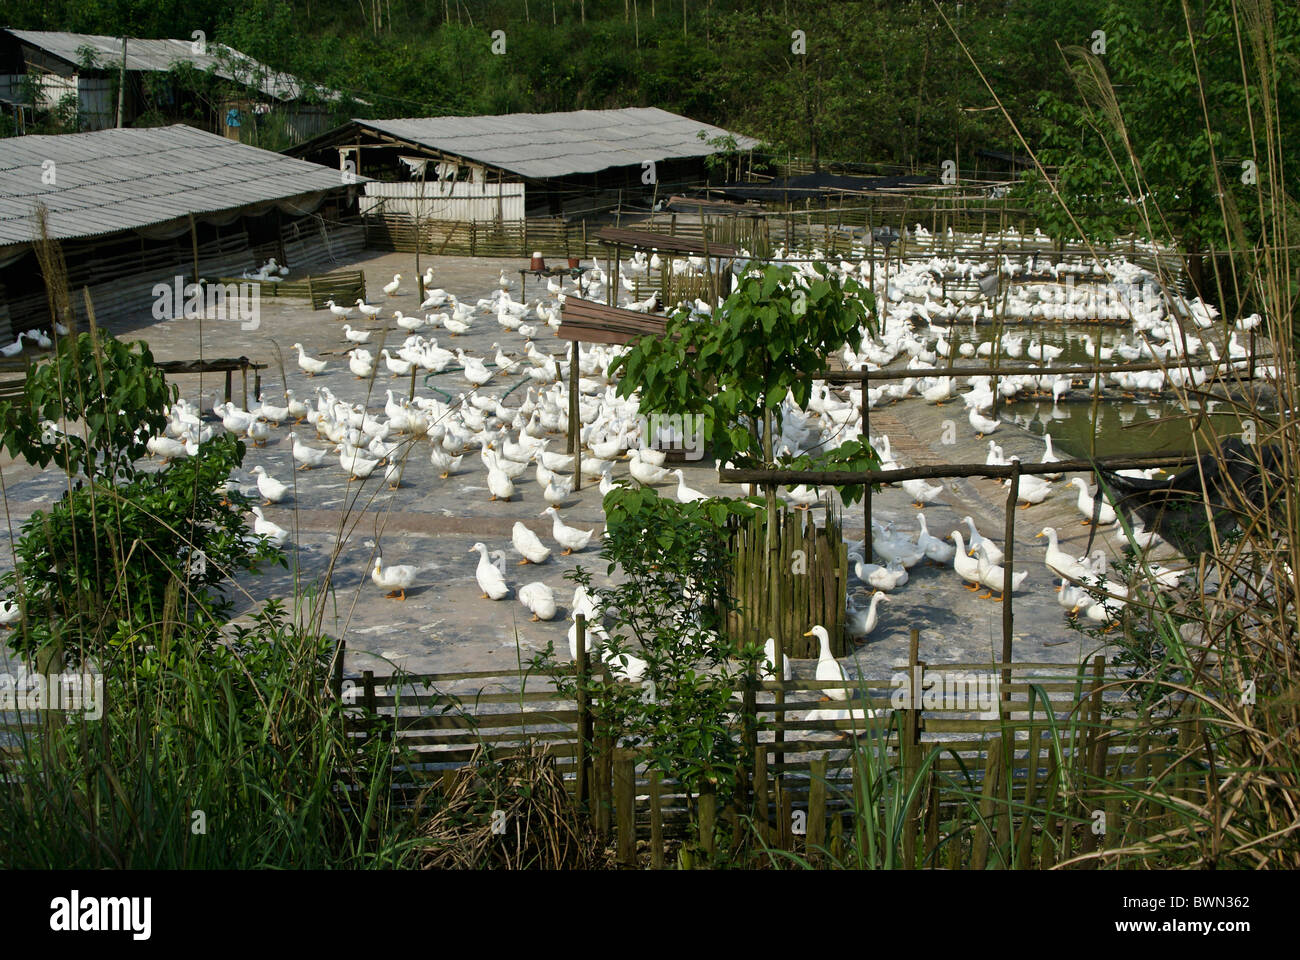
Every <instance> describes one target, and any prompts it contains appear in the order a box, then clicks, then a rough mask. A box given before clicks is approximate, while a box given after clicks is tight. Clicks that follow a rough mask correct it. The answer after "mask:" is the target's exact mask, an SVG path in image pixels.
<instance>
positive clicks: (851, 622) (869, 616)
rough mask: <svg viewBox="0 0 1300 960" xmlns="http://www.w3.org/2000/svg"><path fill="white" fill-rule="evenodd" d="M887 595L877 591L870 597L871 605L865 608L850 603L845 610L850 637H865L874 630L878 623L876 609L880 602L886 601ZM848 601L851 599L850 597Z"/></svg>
mask: <svg viewBox="0 0 1300 960" xmlns="http://www.w3.org/2000/svg"><path fill="white" fill-rule="evenodd" d="M888 599H889V594H887V593H884V592H882V591H880V590H877V591H876V592H875V593H873V594H872V595H871V603H869V604H868V605H867V606H865V607H858V606H856V605H855V604H852V603H850V604H849V606H848V607H847V608H846V616H847V617H848V620H847V623H846V626H847V628H848V633H849V636H850V637H855V638H856V637H866V636H867V635H868V634H869V633H871V631H872V630H874V629H876V623H877V622H878V619H879V618H878V614H877V609H876V608H877V607H879V606H880V601H881V600H888ZM850 600H852V598H851V597H850Z"/></svg>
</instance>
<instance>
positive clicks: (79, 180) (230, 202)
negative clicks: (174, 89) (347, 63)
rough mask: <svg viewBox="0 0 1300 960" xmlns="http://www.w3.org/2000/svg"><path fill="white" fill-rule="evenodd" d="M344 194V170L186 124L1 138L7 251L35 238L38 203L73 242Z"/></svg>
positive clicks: (0, 221)
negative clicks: (191, 218) (194, 216)
mask: <svg viewBox="0 0 1300 960" xmlns="http://www.w3.org/2000/svg"><path fill="white" fill-rule="evenodd" d="M50 179H53V181H54V182H53V183H47V182H44V181H46V180H50ZM364 179H365V178H363V177H358V178H357V180H358V182H360V181H362V180H364ZM343 189H345V184H343V182H342V179H341V177H340V175H339V172H338V171H337V170H331V169H329V168H328V167H322V166H320V165H319V164H315V163H309V162H307V161H305V160H296V159H293V158H291V157H286V156H283V155H282V154H278V153H272V152H271V151H269V150H262V149H259V148H258V147H250V146H248V145H246V144H242V143H239V142H238V141H235V140H228V139H226V138H225V137H221V136H218V135H217V134H214V133H207V132H205V131H203V130H198V129H195V128H194V127H187V126H185V125H183V124H177V125H175V126H170V127H152V128H144V129H132V128H124V129H112V130H97V131H95V132H93V133H71V134H62V135H55V136H26V137H10V138H6V139H2V140H0V246H3V245H8V244H17V243H30V242H31V241H32V240H33V239H34V237H35V234H36V215H35V213H36V204H37V203H42V204H44V205H45V208H46V210H47V211H48V224H49V233H50V236H51V237H53V238H55V239H68V238H72V237H90V236H97V235H100V234H106V233H115V232H117V231H120V230H130V229H134V228H138V227H146V226H151V225H154V224H160V223H166V222H168V221H170V220H175V219H178V218H180V217H184V216H186V215H188V214H204V213H209V214H211V213H217V212H221V211H229V210H236V209H239V208H242V207H246V206H251V205H257V204H263V203H268V202H272V201H284V200H290V199H293V198H299V197H302V198H311V197H313V196H315V195H318V194H321V193H324V192H329V191H335V190H343Z"/></svg>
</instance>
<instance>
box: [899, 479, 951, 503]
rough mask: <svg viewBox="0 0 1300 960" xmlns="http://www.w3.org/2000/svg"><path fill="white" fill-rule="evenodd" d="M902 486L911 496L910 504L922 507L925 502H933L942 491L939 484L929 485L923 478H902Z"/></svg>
mask: <svg viewBox="0 0 1300 960" xmlns="http://www.w3.org/2000/svg"><path fill="white" fill-rule="evenodd" d="M902 487H903V490H905V491H906V492H907V495H908V496H909V497H911V498H912V504H913V506H916V507H924V506H925V505H926V504H927V503H933V502H934V501H935V500H937V499H938V498H939V495H940V494H942V493H943V486H942V485H941V484H935V485H934V486H930V484H928V483H926V482H925V481H924V480H904V481H903V483H902Z"/></svg>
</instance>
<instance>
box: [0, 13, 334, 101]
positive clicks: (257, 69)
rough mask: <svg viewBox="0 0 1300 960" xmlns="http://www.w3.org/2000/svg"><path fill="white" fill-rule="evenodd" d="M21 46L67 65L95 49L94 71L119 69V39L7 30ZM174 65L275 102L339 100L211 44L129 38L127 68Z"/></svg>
mask: <svg viewBox="0 0 1300 960" xmlns="http://www.w3.org/2000/svg"><path fill="white" fill-rule="evenodd" d="M6 32H7V33H10V34H12V35H13V36H14V37H16V38H18V39H19V40H21V41H22V42H23V43H26V44H29V45H30V46H33V47H36V48H37V49H39V50H43V51H45V52H46V53H49V54H51V55H53V56H56V57H59V58H60V59H62V60H67V61H68V62H69V63H73V64H77V65H80V64H81V63H82V51H83V50H85V49H90V50H92V51H94V61H93V62H94V64H95V66H97V67H101V68H109V67H119V66H121V63H122V40H121V38H120V37H105V36H100V35H98V34H93V33H63V32H61V31H57V30H12V29H10V30H7V31H6ZM178 63H188V64H190V65H191V66H193V67H194V69H195V70H202V71H207V70H211V71H212V72H213V73H215V74H216V75H217V76H219V77H223V78H225V79H227V80H234V81H236V82H238V83H243V84H247V85H248V86H251V87H254V88H256V89H258V90H261V91H262V92H263V93H265V94H266V95H267V96H268V97H274V98H276V99H277V100H296V99H298V98H299V97H300V96H301V95H302V93H303V91H304V89H309V90H312V91H314V92H315V93H316V94H317V95H318V96H320V97H321V98H323V99H326V100H338V99H339V98H340V97H341V94H340V93H339V92H338V91H337V90H330V89H328V88H326V87H317V86H314V85H312V84H303V83H301V82H300V81H299V80H298V79H297V78H296V77H293V76H290V75H289V74H287V73H279V72H278V71H275V70H272V69H271V68H270V67H268V66H266V64H264V63H260V62H258V61H257V60H254V59H253V58H252V57H248V56H245V55H244V54H242V53H240V52H239V51H238V50H236V49H234V48H233V47H227V46H226V45H225V44H221V43H209V44H207V45H206V49H205V52H204V53H195V52H194V46H193V44H192V43H191V42H190V41H189V40H145V39H140V38H136V37H127V40H126V68H127V69H128V70H145V71H166V70H170V69H171V68H172V67H173V66H175V65H176V64H178Z"/></svg>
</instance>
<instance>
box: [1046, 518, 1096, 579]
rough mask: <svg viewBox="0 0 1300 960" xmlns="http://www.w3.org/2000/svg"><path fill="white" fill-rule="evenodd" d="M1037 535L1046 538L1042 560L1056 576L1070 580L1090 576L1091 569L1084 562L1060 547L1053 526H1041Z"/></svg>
mask: <svg viewBox="0 0 1300 960" xmlns="http://www.w3.org/2000/svg"><path fill="white" fill-rule="evenodd" d="M1037 537H1046V538H1047V555H1046V556H1045V557H1044V561H1045V562H1046V564H1047V569H1048V570H1051V571H1052V572H1053V573H1054V574H1056V575H1057V576H1058V577H1066V578H1068V579H1070V580H1083V579H1084V578H1088V577H1091V576H1092V571H1091V570H1090V569H1089V568H1088V567H1087V566H1086V565H1085V564H1083V563H1082V562H1080V561H1079V560H1078V559H1077V558H1075V557H1072V556H1070V555H1069V554H1068V553H1066V552H1065V551H1064V550H1062V549H1061V547H1060V545H1059V544H1058V542H1057V536H1056V528H1055V527H1043V529H1042V530H1040V531H1039V532H1038V534H1037ZM1037 537H1036V538H1035V539H1037Z"/></svg>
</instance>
